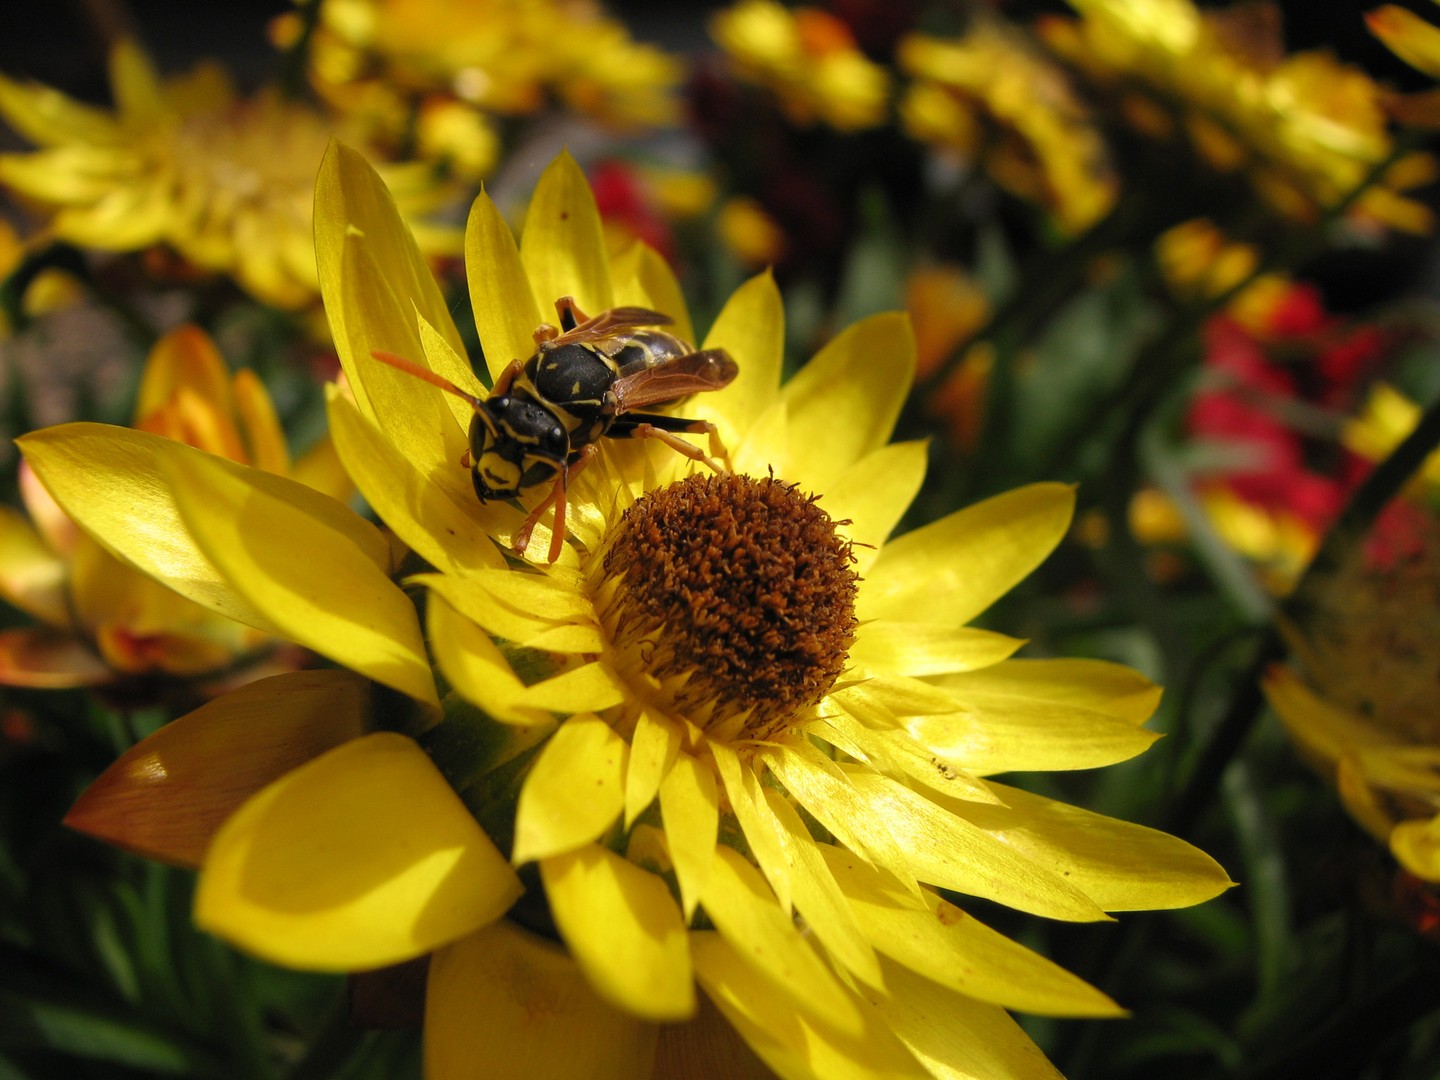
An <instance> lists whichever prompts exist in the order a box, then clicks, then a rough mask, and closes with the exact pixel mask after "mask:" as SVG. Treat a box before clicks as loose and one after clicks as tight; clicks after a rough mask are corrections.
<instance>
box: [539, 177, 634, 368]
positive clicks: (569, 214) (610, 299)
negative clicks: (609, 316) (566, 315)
mask: <svg viewBox="0 0 1440 1080" xmlns="http://www.w3.org/2000/svg"><path fill="white" fill-rule="evenodd" d="M520 260H521V262H523V263H524V265H525V272H526V274H527V275H528V276H529V278H530V285H531V288H532V290H533V295H534V297H535V305H536V307H537V308H538V309H539V311H540V316H541V318H542V320H543V321H545V322H552V321H554V319H555V308H554V304H555V301H556V300H558V299H559V298H560V297H562V296H573V297H574V298H575V302H576V303H577V304H579V305H580V309H581V310H582V311H583V312H584V313H585V314H586V315H597V314H599V313H600V312H602V311H605V310H606V309H608V308H611V307H614V306H615V297H614V293H613V292H612V290H611V285H610V260H609V256H608V255H607V254H606V248H605V235H604V231H603V230H602V229H601V227H600V212H599V211H598V210H597V209H596V208H595V196H594V195H593V194H591V192H590V185H589V183H588V182H587V181H586V179H585V174H584V173H583V172H582V171H581V170H580V166H579V165H578V164H576V162H575V159H574V158H573V157H571V156H570V154H569V153H568V152H565V151H562V152H561V154H560V156H559V157H557V158H556V159H555V160H554V161H552V162H551V163H550V165H549V166H548V167H547V168H546V169H545V172H544V173H543V174H541V176H540V180H539V181H538V182H537V183H536V185H535V194H534V196H533V197H532V198H531V199H530V208H529V210H528V211H526V214H525V228H524V231H523V232H522V233H521V234H520ZM530 329H531V330H534V329H535V328H534V327H533V326H532V327H531V328H530ZM533 351H534V350H533V347H532V349H531V350H529V351H527V352H525V353H522V354H520V358H521V359H524V357H526V356H528V355H529V354H530V352H533Z"/></svg>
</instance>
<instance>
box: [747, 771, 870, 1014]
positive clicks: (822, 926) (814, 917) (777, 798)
mask: <svg viewBox="0 0 1440 1080" xmlns="http://www.w3.org/2000/svg"><path fill="white" fill-rule="evenodd" d="M765 800H766V802H768V803H769V804H770V809H771V811H772V812H773V813H774V814H775V820H776V821H777V822H779V824H780V837H781V840H782V842H783V843H784V845H785V849H786V851H787V852H788V854H789V856H790V870H791V873H790V883H791V885H792V886H793V887H794V889H795V910H796V911H797V912H799V914H800V917H801V918H802V919H804V920H805V925H806V926H807V927H809V929H810V930H811V932H813V933H814V935H815V937H816V939H817V940H818V941H819V942H820V944H821V945H823V946H825V950H826V952H827V953H829V955H830V960H831V962H832V963H834V964H835V965H836V966H837V967H840V968H842V969H844V970H846V971H848V972H849V973H850V974H851V975H853V976H855V977H856V978H857V979H859V980H860V981H861V982H864V983H868V984H869V985H870V986H873V987H876V988H881V987H883V986H884V981H883V980H882V978H881V975H880V961H879V960H878V959H877V958H876V956H875V951H874V950H873V949H872V948H871V947H870V943H869V941H867V940H866V938H865V934H864V932H863V931H862V930H861V928H860V924H859V923H858V922H857V921H856V919H855V912H854V911H853V910H852V909H851V907H850V904H849V902H848V901H846V899H845V896H844V894H843V893H841V891H840V886H839V885H838V884H837V883H836V881H835V877H834V875H833V874H831V872H830V867H829V866H828V865H827V864H826V861H825V857H824V856H823V855H822V854H821V848H822V847H830V846H831V845H829V844H824V845H822V844H817V843H816V842H815V839H814V838H813V837H812V836H811V835H810V833H809V830H807V829H806V828H805V824H804V822H802V821H801V820H800V815H799V814H798V813H796V812H795V808H794V807H793V806H791V805H790V803H789V801H788V800H787V799H786V798H785V796H783V795H781V794H780V793H779V792H778V791H775V790H773V789H771V788H766V789H765Z"/></svg>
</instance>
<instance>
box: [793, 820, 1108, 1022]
mask: <svg viewBox="0 0 1440 1080" xmlns="http://www.w3.org/2000/svg"><path fill="white" fill-rule="evenodd" d="M820 850H821V852H822V854H823V855H824V857H825V861H826V863H827V864H828V865H829V867H830V869H831V870H832V871H833V872H834V875H835V880H837V881H838V882H839V884H840V888H842V889H843V890H844V893H845V897H846V898H847V900H848V902H849V904H850V905H851V907H852V908H853V909H854V912H855V916H856V918H857V919H858V920H859V922H860V925H861V926H863V927H864V930H865V933H866V935H867V936H868V938H869V940H870V941H871V942H872V943H873V944H874V946H875V948H876V949H878V950H879V951H880V952H882V953H884V954H885V955H886V956H888V957H890V958H891V959H893V960H895V961H898V962H899V963H900V964H902V965H904V966H905V967H907V968H909V969H910V970H911V971H914V972H915V973H917V974H919V975H924V976H925V977H926V978H927V979H932V980H934V981H935V982H937V983H939V984H940V985H941V986H946V987H949V988H950V989H951V990H954V991H955V992H957V993H960V994H966V995H968V996H969V997H972V998H978V999H979V1000H981V1001H988V1002H990V1003H992V1004H995V1005H1002V1006H1004V1007H1006V1008H1010V1009H1019V1010H1020V1011H1022V1012H1032V1013H1040V1014H1042V1015H1046V1016H1119V1015H1121V1013H1122V1011H1123V1010H1121V1008H1120V1007H1119V1006H1118V1005H1116V1004H1115V1003H1114V1002H1113V1001H1111V1000H1110V999H1109V998H1108V997H1106V996H1105V995H1104V994H1102V993H1101V992H1100V991H1099V990H1097V989H1095V988H1094V987H1093V986H1090V985H1089V984H1088V983H1086V982H1085V981H1084V980H1083V979H1080V978H1078V977H1076V976H1074V975H1072V974H1070V972H1068V971H1066V970H1065V969H1064V968H1062V967H1060V966H1059V965H1058V964H1055V963H1052V962H1051V961H1049V960H1047V959H1045V957H1043V956H1041V955H1039V954H1038V953H1035V952H1031V951H1030V950H1029V949H1027V948H1025V946H1023V945H1021V944H1019V943H1018V942H1014V941H1011V940H1010V939H1009V938H1007V937H1006V936H1005V935H1004V934H1000V933H997V932H996V931H994V930H991V929H990V928H989V927H988V926H985V925H984V924H983V923H981V922H979V921H978V920H977V919H975V917H974V916H972V915H969V914H967V913H966V912H964V911H962V910H961V909H960V908H958V907H956V906H955V905H954V904H951V903H949V902H948V901H946V900H944V899H942V898H941V897H939V896H937V895H936V894H935V893H933V892H931V891H930V890H929V889H926V890H924V892H923V893H922V894H921V895H920V896H915V895H914V894H912V893H909V892H907V891H905V890H904V889H901V888H899V887H898V886H897V885H896V884H895V883H894V882H893V879H890V878H889V875H886V874H884V873H882V872H881V871H878V870H875V869H874V868H872V867H868V866H866V865H865V864H864V863H862V862H861V861H860V859H859V858H858V857H857V856H856V855H854V854H852V853H851V852H848V851H844V850H842V849H840V848H837V847H834V846H832V845H823V846H822V847H821V849H820Z"/></svg>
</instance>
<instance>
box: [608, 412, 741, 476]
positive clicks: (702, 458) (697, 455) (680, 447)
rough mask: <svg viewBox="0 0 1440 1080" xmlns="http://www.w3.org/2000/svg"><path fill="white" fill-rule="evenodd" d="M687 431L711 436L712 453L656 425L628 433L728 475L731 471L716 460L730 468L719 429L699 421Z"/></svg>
mask: <svg viewBox="0 0 1440 1080" xmlns="http://www.w3.org/2000/svg"><path fill="white" fill-rule="evenodd" d="M686 430H687V431H691V432H694V433H695V434H696V435H699V434H702V433H703V434H706V435H709V436H710V453H709V454H707V453H705V451H704V450H701V449H700V448H699V447H698V446H692V445H691V444H690V443H688V442H686V441H685V440H684V439H682V438H680V437H679V436H678V435H672V434H671V433H670V432H668V431H665V430H663V429H662V428H658V427H656V426H655V425H654V424H636V425H635V426H634V427H633V428H631V429H630V430H629V432H627V434H628V435H629V437H630V438H632V439H658V440H660V442H662V443H664V444H665V445H666V446H668V447H670V449H671V450H674V451H675V452H676V453H678V454H684V455H685V456H686V457H687V458H689V459H690V460H691V461H699V462H703V463H704V464H706V465H708V466H709V467H710V468H711V469H713V470H714V471H715V472H717V473H726V472H729V471H730V470H729V469H728V468H726V467H723V466H721V465H720V463H719V462H718V461H716V460H715V459H716V458H720V459H721V460H723V461H724V462H725V464H726V465H727V466H728V465H729V464H730V453H729V451H727V450H726V449H725V447H724V445H723V444H722V443H721V442H720V432H719V429H718V428H716V427H715V425H714V424H712V423H710V421H708V420H697V421H695V423H694V424H693V425H691V426H690V427H688V428H686Z"/></svg>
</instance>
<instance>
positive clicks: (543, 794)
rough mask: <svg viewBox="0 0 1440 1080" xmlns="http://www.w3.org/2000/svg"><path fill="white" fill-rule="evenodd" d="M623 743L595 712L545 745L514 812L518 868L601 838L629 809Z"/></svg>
mask: <svg viewBox="0 0 1440 1080" xmlns="http://www.w3.org/2000/svg"><path fill="white" fill-rule="evenodd" d="M625 750H626V746H625V740H624V739H622V738H620V736H619V735H616V734H615V732H614V731H612V730H611V729H610V725H609V724H607V723H605V721H603V720H601V719H600V718H599V717H598V716H596V715H595V714H594V713H582V714H581V715H579V716H572V717H570V719H569V720H567V721H565V723H563V724H561V725H560V727H559V728H558V729H557V730H556V732H555V734H554V735H552V736H551V737H550V739H549V740H548V741H547V742H546V743H545V746H544V748H543V749H542V750H541V751H540V754H539V756H538V757H537V758H536V759H535V764H534V765H533V766H532V767H531V769H530V775H529V776H528V777H526V779H525V786H524V787H523V788H522V789H521V791H520V800H519V803H518V805H517V806H516V809H515V850H514V853H513V858H514V861H515V864H516V865H517V866H518V865H520V864H521V863H524V862H529V861H530V860H532V859H543V858H545V857H547V856H550V855H556V854H559V853H561V852H565V851H573V850H574V849H575V848H578V847H582V846H584V845H585V844H588V843H590V842H591V841H592V840H595V839H597V838H598V837H599V836H600V835H601V834H602V833H604V832H605V830H607V829H608V828H610V826H611V825H613V824H614V823H615V819H616V818H617V817H619V816H620V812H621V811H622V810H623V809H624V808H625V792H624V786H623V781H624V775H625V773H624V769H625Z"/></svg>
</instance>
